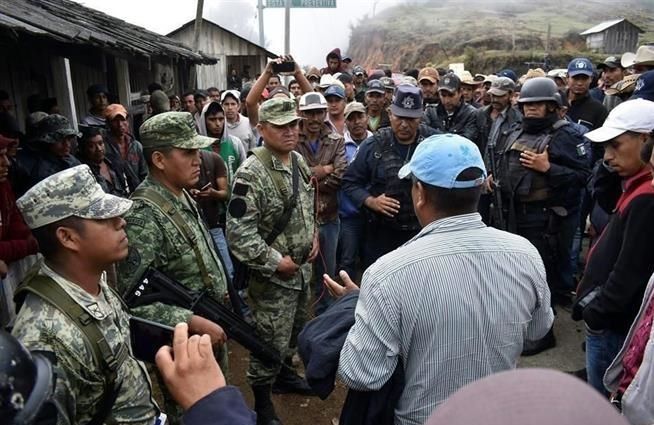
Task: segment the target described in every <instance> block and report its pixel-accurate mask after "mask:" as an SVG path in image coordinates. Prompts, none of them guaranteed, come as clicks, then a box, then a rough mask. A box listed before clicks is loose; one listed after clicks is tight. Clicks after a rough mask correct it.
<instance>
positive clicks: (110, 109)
mask: <svg viewBox="0 0 654 425" xmlns="http://www.w3.org/2000/svg"><path fill="white" fill-rule="evenodd" d="M117 116H121V117H123V118H124V119H127V109H125V107H124V106H123V105H121V104H120V103H112V104H111V105H109V106H107V107H106V108H105V110H104V117H105V118H106V119H107V120H109V121H111V120H113V119H114V118H116V117H117Z"/></svg>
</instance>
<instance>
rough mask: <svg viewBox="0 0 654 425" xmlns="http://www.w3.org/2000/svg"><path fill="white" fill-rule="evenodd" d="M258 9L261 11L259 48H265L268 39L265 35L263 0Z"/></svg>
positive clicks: (260, 0)
mask: <svg viewBox="0 0 654 425" xmlns="http://www.w3.org/2000/svg"><path fill="white" fill-rule="evenodd" d="M257 9H259V46H261V47H265V43H266V38H265V37H264V35H263V0H259V4H258V5H257Z"/></svg>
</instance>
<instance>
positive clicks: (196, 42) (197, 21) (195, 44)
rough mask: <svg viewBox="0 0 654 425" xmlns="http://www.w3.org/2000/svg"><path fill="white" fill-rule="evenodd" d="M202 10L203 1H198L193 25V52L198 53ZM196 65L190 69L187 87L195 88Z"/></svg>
mask: <svg viewBox="0 0 654 425" xmlns="http://www.w3.org/2000/svg"><path fill="white" fill-rule="evenodd" d="M203 9H204V0H198V7H197V9H196V11H195V25H194V26H193V51H194V52H195V53H198V52H199V51H200V31H202V11H203ZM197 75H198V65H193V66H192V67H191V72H190V75H189V87H190V88H193V89H195V88H197V84H198V80H197Z"/></svg>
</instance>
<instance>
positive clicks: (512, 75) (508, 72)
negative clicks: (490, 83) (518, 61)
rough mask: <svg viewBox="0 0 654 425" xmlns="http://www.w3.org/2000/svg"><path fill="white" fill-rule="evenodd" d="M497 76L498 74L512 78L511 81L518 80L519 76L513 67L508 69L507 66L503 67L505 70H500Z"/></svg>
mask: <svg viewBox="0 0 654 425" xmlns="http://www.w3.org/2000/svg"><path fill="white" fill-rule="evenodd" d="M497 76H498V77H506V78H510V79H511V81H513V82H514V83H515V82H516V81H518V76H517V75H516V73H515V71H514V70H512V69H508V68H507V69H503V70H501V71H500V72H498V73H497Z"/></svg>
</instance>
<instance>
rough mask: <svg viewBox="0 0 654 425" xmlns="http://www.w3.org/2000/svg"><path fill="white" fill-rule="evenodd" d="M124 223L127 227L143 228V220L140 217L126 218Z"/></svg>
mask: <svg viewBox="0 0 654 425" xmlns="http://www.w3.org/2000/svg"><path fill="white" fill-rule="evenodd" d="M125 221H126V222H127V225H128V226H134V227H145V220H144V219H142V218H140V217H126V218H125Z"/></svg>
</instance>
